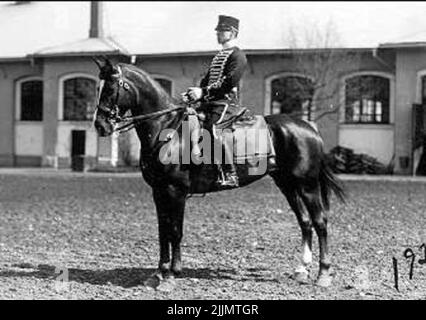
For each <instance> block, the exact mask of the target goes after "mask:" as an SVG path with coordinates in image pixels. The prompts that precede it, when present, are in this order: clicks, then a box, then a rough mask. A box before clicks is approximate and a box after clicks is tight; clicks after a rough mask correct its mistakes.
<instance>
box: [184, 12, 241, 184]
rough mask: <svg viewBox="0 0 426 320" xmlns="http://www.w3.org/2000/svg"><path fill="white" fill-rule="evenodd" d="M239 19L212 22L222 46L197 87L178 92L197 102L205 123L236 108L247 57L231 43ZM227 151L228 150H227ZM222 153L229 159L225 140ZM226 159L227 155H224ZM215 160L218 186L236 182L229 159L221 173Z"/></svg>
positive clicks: (227, 17) (227, 18) (220, 17)
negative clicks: (218, 174)
mask: <svg viewBox="0 0 426 320" xmlns="http://www.w3.org/2000/svg"><path fill="white" fill-rule="evenodd" d="M238 26H239V20H238V19H236V18H234V17H231V16H225V15H220V16H219V22H218V25H217V26H216V29H215V30H216V33H217V41H218V43H219V44H220V45H221V46H222V50H220V51H219V52H218V53H217V54H216V56H215V57H214V58H213V60H212V62H211V64H210V67H209V69H208V72H207V74H206V75H205V77H204V78H203V79H202V80H201V83H200V87H191V88H189V89H188V91H187V92H186V93H184V94H183V95H182V97H183V99H184V100H185V101H187V102H192V103H193V102H200V103H201V105H200V107H199V108H198V109H197V111H198V112H200V111H202V112H203V113H205V115H206V116H207V117H208V123H210V124H213V123H217V122H218V120H222V119H223V117H224V114H225V113H231V114H232V113H233V112H234V113H235V112H236V111H237V110H238V85H239V82H240V80H241V78H242V75H243V73H244V71H245V69H246V67H247V59H246V56H245V54H244V52H243V51H242V50H240V49H239V48H238V47H237V46H236V45H235V43H234V42H235V39H236V38H237V36H238ZM230 153H231V154H230ZM225 154H226V155H227V156H228V157H230V159H232V150H229V148H228V147H227V144H225ZM228 159H229V158H228ZM220 163H221V159H220V160H219V161H218V169H219V171H220V173H221V176H222V177H224V178H225V179H224V180H222V179H220V178H219V180H218V183H219V185H221V186H230V187H237V186H238V176H237V171H236V167H235V164H234V163H233V161H229V162H228V165H229V166H228V170H226V171H227V172H226V174H225V175H224V174H223V167H222V165H221V164H220Z"/></svg>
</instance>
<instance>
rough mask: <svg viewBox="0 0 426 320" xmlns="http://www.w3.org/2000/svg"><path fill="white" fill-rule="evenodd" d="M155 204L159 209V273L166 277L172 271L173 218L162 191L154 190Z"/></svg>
mask: <svg viewBox="0 0 426 320" xmlns="http://www.w3.org/2000/svg"><path fill="white" fill-rule="evenodd" d="M153 196H154V202H155V205H156V208H157V218H158V234H159V242H160V243H159V244H160V261H159V263H158V268H159V271H160V272H161V273H162V274H163V275H164V274H167V273H168V272H169V271H170V234H171V223H170V222H171V217H170V216H169V212H168V210H167V203H166V199H165V195H164V192H163V191H162V190H158V189H154V190H153Z"/></svg>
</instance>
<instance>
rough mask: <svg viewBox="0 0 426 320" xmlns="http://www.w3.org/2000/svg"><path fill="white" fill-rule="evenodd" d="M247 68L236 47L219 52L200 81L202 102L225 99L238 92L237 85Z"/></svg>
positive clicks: (243, 56) (244, 58) (244, 57)
mask: <svg viewBox="0 0 426 320" xmlns="http://www.w3.org/2000/svg"><path fill="white" fill-rule="evenodd" d="M246 67H247V58H246V56H245V54H244V52H243V51H242V50H240V49H239V48H238V47H235V46H234V47H231V48H228V49H223V50H221V51H219V52H218V53H217V54H216V56H215V57H214V58H213V60H212V62H211V64H210V67H209V70H208V72H207V74H206V75H205V76H204V78H203V79H202V80H201V83H200V87H201V89H202V90H203V97H202V101H204V102H210V101H218V100H223V99H227V98H228V97H229V95H232V94H234V93H236V92H234V91H235V90H238V84H239V82H240V80H241V78H242V76H243V73H244V71H245V69H246Z"/></svg>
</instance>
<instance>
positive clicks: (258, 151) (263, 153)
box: [232, 115, 275, 161]
mask: <svg viewBox="0 0 426 320" xmlns="http://www.w3.org/2000/svg"><path fill="white" fill-rule="evenodd" d="M232 129H233V136H234V157H235V158H236V160H237V161H238V160H241V159H253V158H256V157H267V156H272V155H275V151H274V148H273V145H272V141H271V136H270V133H269V128H268V125H267V124H266V121H265V119H264V117H263V116H258V115H257V116H252V117H250V119H247V121H237V122H234V123H233V124H232Z"/></svg>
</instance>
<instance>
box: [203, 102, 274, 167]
mask: <svg viewBox="0 0 426 320" xmlns="http://www.w3.org/2000/svg"><path fill="white" fill-rule="evenodd" d="M215 104H216V105H215V106H214V107H215V108H214V109H213V110H211V111H210V112H211V113H214V114H215V115H214V116H213V117H210V118H209V119H208V120H207V121H210V124H209V125H208V127H210V128H211V130H212V134H213V135H214V137H215V138H217V137H218V134H219V135H220V134H221V133H222V132H224V131H225V130H228V132H229V130H230V131H231V132H232V135H233V139H232V142H231V141H230V140H229V139H222V142H223V143H224V144H228V145H227V147H228V148H232V150H233V157H234V163H236V164H244V163H246V162H249V163H257V162H258V161H259V160H260V159H261V158H267V159H270V158H271V160H273V159H275V149H274V146H273V143H272V139H271V135H270V132H269V128H268V125H267V123H266V121H265V118H264V117H263V116H260V115H253V114H252V112H251V111H250V110H249V109H248V108H246V107H241V106H239V105H236V104H226V103H224V102H219V103H215ZM212 118H213V119H218V120H216V121H215V122H214V123H211V122H213V121H214V120H213V121H212ZM231 143H233V145H232V146H230V145H229V144H231Z"/></svg>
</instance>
